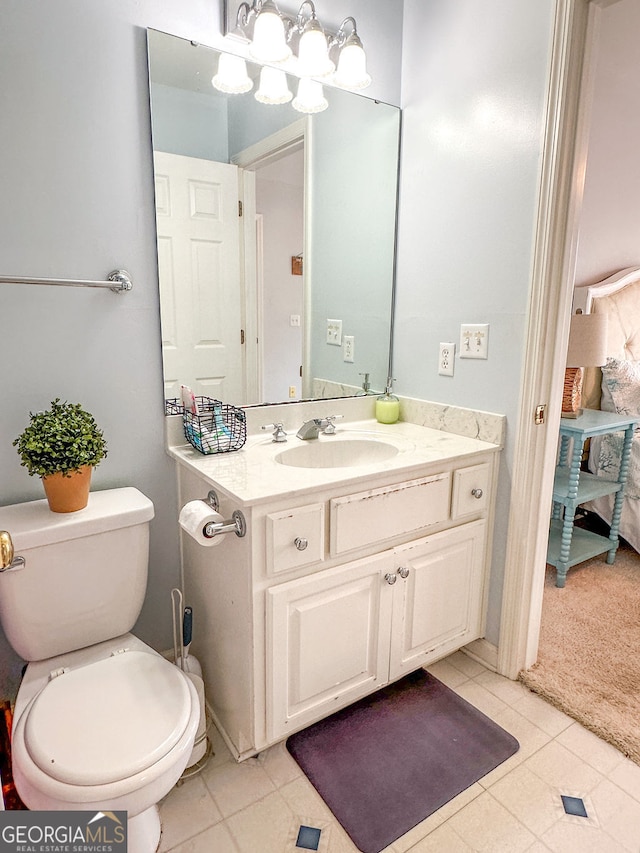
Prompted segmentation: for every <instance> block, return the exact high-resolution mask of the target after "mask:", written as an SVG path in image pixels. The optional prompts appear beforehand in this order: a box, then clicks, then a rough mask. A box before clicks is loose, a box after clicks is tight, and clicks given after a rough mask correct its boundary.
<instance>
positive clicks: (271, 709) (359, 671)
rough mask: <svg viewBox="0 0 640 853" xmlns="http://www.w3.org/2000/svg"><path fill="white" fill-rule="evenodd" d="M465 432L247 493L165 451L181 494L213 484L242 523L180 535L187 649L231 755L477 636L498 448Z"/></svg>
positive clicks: (198, 494)
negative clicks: (407, 461) (402, 463)
mask: <svg viewBox="0 0 640 853" xmlns="http://www.w3.org/2000/svg"><path fill="white" fill-rule="evenodd" d="M475 445H478V446H479V448H480V449H479V450H478V451H477V452H467V453H465V454H463V455H459V456H451V457H445V458H440V459H436V460H435V461H433V462H428V463H425V464H421V465H407V466H406V469H404V470H403V469H400V470H380V471H378V472H375V473H373V474H371V475H370V476H366V477H363V476H353V474H352V475H351V476H350V477H349V476H346V475H345V474H343V475H342V478H341V479H340V477H339V476H338V475H335V472H334V480H333V481H332V482H326V483H325V484H322V483H320V484H318V485H313V487H310V486H307V487H306V488H297V489H295V490H291V491H289V492H287V491H285V489H284V488H283V484H282V482H280V488H279V490H278V491H277V492H276V493H274V495H273V496H264V495H260V496H258V497H257V498H256V499H255V500H253V499H251V500H250V499H245V500H242V498H241V496H240V492H239V490H238V492H235V493H234V492H233V490H232V489H231V488H230V487H229V485H228V484H226V483H224V482H222V483H221V482H220V480H222V477H220V479H219V480H216V478H215V477H214V468H213V467H212V468H206V467H205V465H201V467H200V469H198V468H197V466H196V465H195V464H191V463H189V462H187V461H186V460H184V459H181V458H180V457H179V455H178V454H176V458H177V459H178V463H179V464H178V471H179V486H180V501H181V503H182V504H184V503H186V502H187V501H190V500H195V499H198V498H205V497H206V495H207V492H208V490H209V489H211V488H213V489H214V490H216V492H217V494H218V497H219V499H220V512H221V513H222V514H223V515H224V517H225V518H228V517H230V515H231V513H232V512H233V511H234V510H237V509H240V510H241V511H242V513H243V514H244V516H245V519H246V523H247V533H246V536H245V537H244V538H238V537H236V536H235V535H234V534H233V533H232V534H226V535H225V536H224V537H223V539H222V541H221V542H220V544H217V545H216V546H215V547H212V548H207V547H203V546H202V545H199V544H198V543H197V542H195V541H194V540H193V539H191V537H189V536H187V535H185V534H183V535H182V558H183V570H184V589H185V604H188V605H190V606H192V607H193V611H194V635H193V644H192V652H193V654H194V655H195V656H196V657H197V658H198V659H199V660H200V662H201V664H202V668H203V674H204V680H205V691H206V697H207V702H208V704H209V706H210V707H211V710H212V713H213V716H214V719H215V721H216V723H217V725H218V727H219V728H220V730H221V732H222V734H223V736H224V737H225V739H226V740H227V742H228V744H229V746H230V748H231V749H232V751H233V753H234V754H235V756H236V757H237V758H238V760H242V759H243V758H246V757H249V756H250V755H254V754H256V753H257V752H260V751H261V750H263V749H265V748H266V747H267V746H269V745H271V744H273V743H276V742H277V741H279V740H282V739H284V738H286V737H287V736H288V735H289V734H291V733H292V732H293V731H297V730H299V729H301V728H304V727H305V726H307V725H309V724H311V723H313V722H315V721H317V720H320V719H322V718H323V717H326V716H327V715H328V714H331V713H333V712H334V711H336V710H338V709H339V708H342V707H345V706H346V705H348V704H350V703H351V702H353V701H355V700H356V699H359V698H361V697H363V696H365V695H367V694H369V693H372V692H373V691H375V690H377V689H379V688H380V687H382V686H384V685H385V684H387V683H390V682H392V681H394V680H396V679H398V678H400V677H402V676H403V675H405V674H406V673H408V672H411V671H413V670H415V669H418V668H419V667H422V666H425V665H427V664H429V663H432V662H434V661H436V660H438V659H439V658H442V657H444V656H445V655H447V654H449V653H451V652H453V651H455V650H457V649H459V648H461V647H462V646H464V645H465V644H467V643H470V642H471V641H473V640H476V639H478V638H480V637H482V636H483V632H484V616H485V609H486V597H487V578H488V568H489V561H490V551H491V547H490V546H491V535H490V530H491V527H492V523H493V510H494V498H495V483H496V478H497V468H498V459H499V452H498V451H499V448H498V447H497V446H493V445H488V444H486V443H483V442H479V441H478V442H475V444H474V447H475ZM456 446H457V445H456ZM483 448H484V449H483ZM223 464H224V465H227V464H229V460H222V462H221V463H220V470H222V466H223ZM234 476H235V477H236V479H238V475H237V472H235V474H234ZM327 476H329V475H327ZM245 497H246V495H245Z"/></svg>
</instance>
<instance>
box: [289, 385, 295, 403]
mask: <svg viewBox="0 0 640 853" xmlns="http://www.w3.org/2000/svg"><path fill="white" fill-rule="evenodd" d="M295 396H296V386H295V385H289V399H290V400H293V398H294V397H295Z"/></svg>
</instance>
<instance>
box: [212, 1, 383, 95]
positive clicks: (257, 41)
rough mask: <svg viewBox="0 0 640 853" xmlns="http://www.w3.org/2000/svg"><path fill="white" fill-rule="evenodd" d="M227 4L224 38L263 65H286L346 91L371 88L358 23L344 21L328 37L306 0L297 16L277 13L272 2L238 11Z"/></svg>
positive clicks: (300, 74) (231, 3)
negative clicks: (241, 45)
mask: <svg viewBox="0 0 640 853" xmlns="http://www.w3.org/2000/svg"><path fill="white" fill-rule="evenodd" d="M234 6H235V2H234V0H226V2H225V24H226V32H225V35H227V36H229V37H231V38H235V39H239V40H241V41H244V42H246V43H248V44H249V47H248V52H249V56H250V57H251V58H252V59H254V60H256V61H257V62H260V63H264V64H280V63H286V64H287V65H286V67H287V70H290V71H291V72H292V73H294V74H296V75H297V76H298V77H300V78H302V79H306V78H310V77H314V78H321V79H323V80H326V81H327V82H331V83H334V84H335V85H336V86H340V87H342V88H346V89H364V88H365V87H366V86H368V85H369V84H370V83H371V77H370V76H369V74H368V73H367V69H366V55H365V52H364V48H363V47H362V42H361V41H360V38H359V36H358V32H357V28H356V22H355V19H354V18H352V17H348V18H345V19H344V21H343V22H342V23H341V24H340V27H339V29H338V31H337V32H336V33H329V32H327V31H326V30H325V29H324V28H323V27H322V25H321V24H320V21H319V20H318V17H317V15H316V9H315V5H314V3H313V2H312V0H304V2H303V3H302V5H301V6H300V8H299V9H298V13H297V15H296V16H295V17H291V16H290V15H288V14H285V13H283V12H281V11H280V10H279V9H278V7H277V5H276V3H275V2H274V0H252V2H251V3H248V2H242V3H240V4H239V6H238V7H237V11H236V16H235V26H234V24H233V18H232V17H231V16H232V8H233V7H234Z"/></svg>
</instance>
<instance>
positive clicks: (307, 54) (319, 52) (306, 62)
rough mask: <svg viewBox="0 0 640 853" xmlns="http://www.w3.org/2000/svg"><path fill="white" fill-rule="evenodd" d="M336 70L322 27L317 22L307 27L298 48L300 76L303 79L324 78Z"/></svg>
mask: <svg viewBox="0 0 640 853" xmlns="http://www.w3.org/2000/svg"><path fill="white" fill-rule="evenodd" d="M334 70H335V65H334V64H333V62H332V61H331V60H330V59H329V46H328V44H327V37H326V36H325V34H324V32H323V31H322V27H321V26H320V24H319V23H318V21H316V20H311V21H309V22H308V23H307V25H306V26H305V29H304V32H303V33H302V35H301V36H300V44H299V46H298V74H300V76H302V77H324V76H325V75H326V74H331V73H332V72H333V71H334Z"/></svg>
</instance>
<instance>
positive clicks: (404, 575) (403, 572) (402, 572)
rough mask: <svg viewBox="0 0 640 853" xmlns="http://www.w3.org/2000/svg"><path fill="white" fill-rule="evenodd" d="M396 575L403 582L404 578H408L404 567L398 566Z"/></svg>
mask: <svg viewBox="0 0 640 853" xmlns="http://www.w3.org/2000/svg"><path fill="white" fill-rule="evenodd" d="M398 574H399V575H400V577H401V578H402V579H403V580H404V578H408V577H409V569H408V568H407V567H406V566H400V568H399V569H398Z"/></svg>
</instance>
